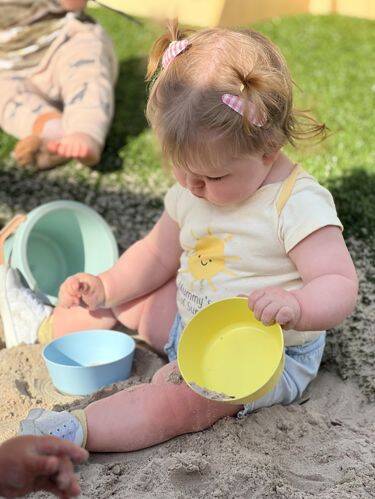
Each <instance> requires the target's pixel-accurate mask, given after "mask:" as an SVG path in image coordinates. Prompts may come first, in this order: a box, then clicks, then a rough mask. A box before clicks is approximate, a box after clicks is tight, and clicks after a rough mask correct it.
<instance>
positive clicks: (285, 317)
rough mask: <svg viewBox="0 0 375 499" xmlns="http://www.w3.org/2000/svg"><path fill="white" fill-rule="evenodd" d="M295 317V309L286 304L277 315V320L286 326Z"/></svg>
mask: <svg viewBox="0 0 375 499" xmlns="http://www.w3.org/2000/svg"><path fill="white" fill-rule="evenodd" d="M293 319H294V313H293V310H292V309H291V308H290V307H287V306H284V307H281V308H280V310H279V311H278V312H277V315H276V322H277V323H279V324H280V326H285V325H287V324H288V323H289V322H291V321H292V320H293Z"/></svg>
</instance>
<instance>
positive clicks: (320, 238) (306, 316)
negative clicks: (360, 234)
mask: <svg viewBox="0 0 375 499" xmlns="http://www.w3.org/2000/svg"><path fill="white" fill-rule="evenodd" d="M289 257H290V258H291V260H292V261H293V262H294V264H295V266H296V267H297V269H298V271H299V273H300V274H301V277H302V281H303V283H304V286H303V287H302V288H301V289H299V290H296V291H293V292H292V293H293V295H294V296H295V298H297V300H298V302H299V304H300V307H301V316H300V318H299V320H298V322H297V324H296V326H295V329H297V330H300V331H319V330H323V329H329V328H331V327H334V326H337V325H338V324H340V323H341V322H342V321H343V320H344V319H345V318H346V317H347V316H348V315H350V314H351V313H352V312H353V310H354V307H355V304H356V300H357V294H358V279H357V274H356V271H355V268H354V264H353V261H352V259H351V257H350V254H349V251H348V249H347V247H346V244H345V241H344V238H343V237H342V233H341V230H340V229H339V228H338V227H334V226H328V227H323V228H322V229H319V230H317V231H315V232H313V233H312V234H311V235H310V236H308V237H306V238H305V239H303V240H302V241H301V242H300V243H299V244H297V245H296V246H295V247H294V248H293V249H292V250H291V251H290V252H289Z"/></svg>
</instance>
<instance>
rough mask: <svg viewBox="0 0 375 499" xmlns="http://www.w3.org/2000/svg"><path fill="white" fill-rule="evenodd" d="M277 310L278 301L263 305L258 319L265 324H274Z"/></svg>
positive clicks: (278, 309) (278, 308)
mask: <svg viewBox="0 0 375 499" xmlns="http://www.w3.org/2000/svg"><path fill="white" fill-rule="evenodd" d="M279 311H280V303H277V302H270V303H269V304H268V305H267V306H266V307H264V309H263V311H262V314H261V316H260V318H259V320H260V321H262V323H263V324H264V325H265V326H271V325H272V324H275V322H278V321H277V319H276V318H277V316H278V313H279Z"/></svg>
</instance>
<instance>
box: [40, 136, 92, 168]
mask: <svg viewBox="0 0 375 499" xmlns="http://www.w3.org/2000/svg"><path fill="white" fill-rule="evenodd" d="M47 148H48V150H49V151H50V152H51V153H54V154H57V155H59V156H61V157H63V158H68V159H77V160H78V161H80V162H81V163H83V164H85V165H87V166H94V165H96V164H97V163H98V162H99V160H100V156H101V152H102V148H101V146H100V144H99V143H98V142H97V141H96V140H95V139H93V138H92V137H91V136H90V135H87V134H86V133H80V132H77V133H72V134H70V135H66V136H65V137H62V138H61V139H58V140H50V141H49V142H48V143H47Z"/></svg>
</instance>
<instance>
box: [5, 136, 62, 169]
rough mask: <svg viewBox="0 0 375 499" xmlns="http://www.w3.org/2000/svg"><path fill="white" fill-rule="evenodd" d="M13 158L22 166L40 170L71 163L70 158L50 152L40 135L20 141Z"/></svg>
mask: <svg viewBox="0 0 375 499" xmlns="http://www.w3.org/2000/svg"><path fill="white" fill-rule="evenodd" d="M13 158H14V159H15V160H16V161H17V163H18V164H19V165H20V166H23V167H27V166H32V167H35V168H37V169H38V170H48V169H50V168H55V166H59V165H63V164H64V163H67V162H68V161H69V158H63V157H61V156H59V155H58V154H53V153H51V152H50V151H48V149H47V146H46V143H45V141H44V139H43V138H42V137H39V136H38V135H29V136H28V137H25V138H24V139H21V140H19V141H18V142H17V144H16V147H15V148H14V150H13Z"/></svg>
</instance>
